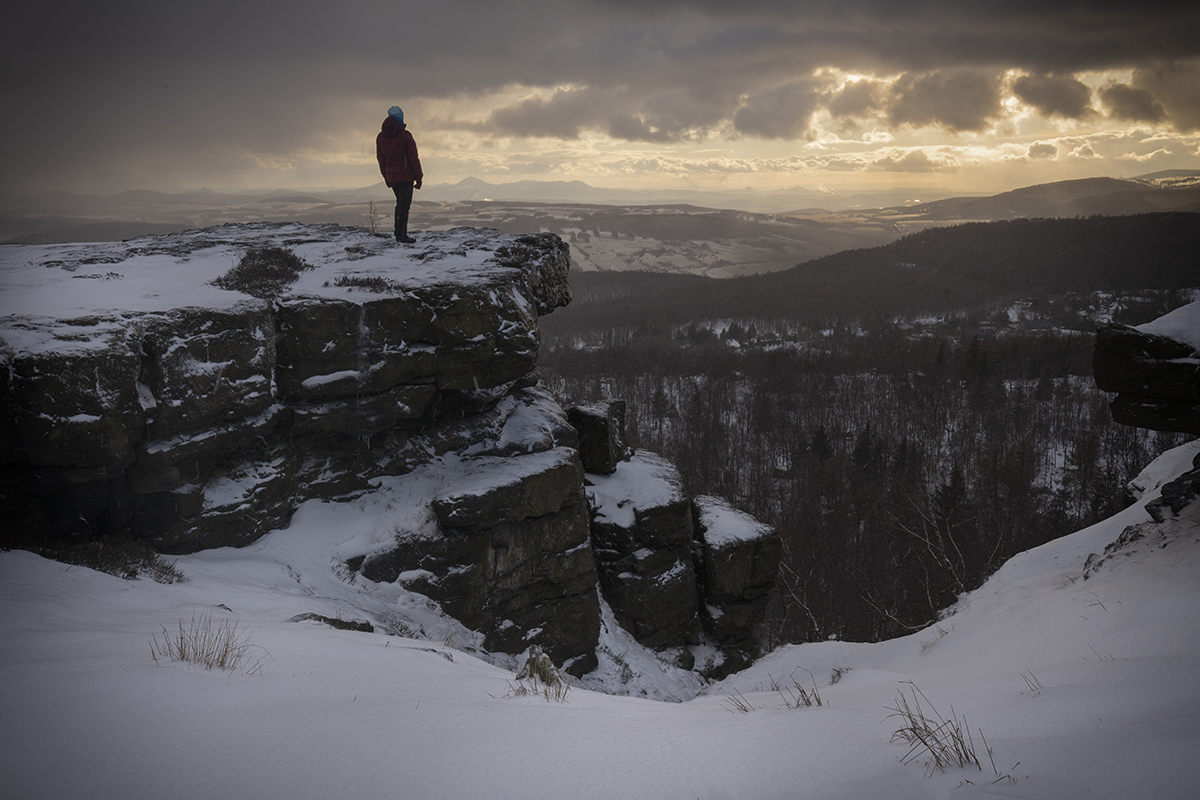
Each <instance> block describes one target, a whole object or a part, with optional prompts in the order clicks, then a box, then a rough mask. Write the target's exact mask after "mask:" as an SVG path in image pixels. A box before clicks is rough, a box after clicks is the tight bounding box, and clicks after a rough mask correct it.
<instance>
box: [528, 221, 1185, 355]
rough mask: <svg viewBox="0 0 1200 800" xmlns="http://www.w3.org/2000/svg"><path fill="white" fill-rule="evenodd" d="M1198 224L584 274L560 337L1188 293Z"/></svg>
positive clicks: (1103, 227) (967, 238) (991, 235)
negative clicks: (1142, 292)
mask: <svg viewBox="0 0 1200 800" xmlns="http://www.w3.org/2000/svg"><path fill="white" fill-rule="evenodd" d="M1198 265H1200V214H1196V213H1181V212H1177V213H1164V214H1141V215H1137V216H1129V217H1090V218H1087V219H1022V220H1010V221H1005V222H978V223H964V224H961V225H954V226H950V227H945V228H930V229H927V230H924V231H921V232H919V233H915V234H910V235H908V236H905V237H903V238H901V239H899V240H897V241H895V242H893V243H891V244H888V245H884V246H882V247H874V248H869V249H864V250H847V251H844V252H841V253H836V254H834V255H831V256H825V257H823V258H818V259H814V260H812V261H806V262H804V263H803V264H800V265H798V266H796V267H794V268H792V269H790V270H785V271H782V272H777V273H773V274H768V275H752V276H747V277H744V278H738V279H733V280H726V281H711V280H704V279H702V278H695V277H691V276H682V275H655V274H647V273H637V274H631V273H622V274H618V275H612V274H594V273H575V274H573V275H572V279H571V284H572V289H573V291H574V293H575V302H574V304H573V305H572V307H571V308H570V309H569V310H568V311H567V312H565V313H563V314H562V315H561V316H558V315H556V316H555V317H552V318H548V319H547V320H546V327H547V329H548V330H550V331H551V332H552V333H553V334H554V335H564V334H570V333H572V332H576V331H590V330H599V329H603V328H607V327H612V326H616V327H620V326H645V325H647V324H651V323H653V322H662V323H669V324H687V323H689V322H691V321H692V320H695V319H715V318H723V317H728V316H741V317H755V316H757V317H763V318H788V319H804V318H809V317H812V318H821V319H825V318H829V317H831V316H838V315H844V316H845V315H848V316H856V317H865V316H869V315H882V316H884V317H894V316H903V315H910V316H911V315H916V314H927V313H937V312H952V311H973V310H980V309H987V308H993V307H995V306H997V305H999V304H1002V303H1005V302H1008V301H1012V300H1016V299H1019V298H1035V299H1049V298H1053V297H1056V296H1058V295H1061V294H1064V293H1067V292H1091V291H1096V290H1102V291H1120V292H1123V293H1131V292H1135V291H1136V290H1138V289H1143V288H1159V289H1180V288H1186V287H1190V286H1195V285H1196V284H1197V280H1198V278H1197V276H1198V275H1200V267H1198Z"/></svg>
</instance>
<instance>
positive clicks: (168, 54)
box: [0, 0, 1200, 188]
mask: <svg viewBox="0 0 1200 800" xmlns="http://www.w3.org/2000/svg"><path fill="white" fill-rule="evenodd" d="M4 21H5V24H4V25H3V26H2V27H0V70H2V71H0V75H2V76H3V77H2V78H0V104H2V106H0V107H3V108H4V110H5V117H6V122H7V123H8V124H6V125H5V126H0V169H2V170H3V171H4V174H5V176H6V183H7V184H8V185H9V186H10V187H25V188H36V187H38V186H51V185H53V186H60V187H62V188H72V187H74V186H77V185H80V184H82V183H87V182H90V183H93V184H95V183H105V182H110V181H111V182H117V181H118V179H119V178H120V176H122V175H125V176H129V175H130V174H132V175H133V176H134V178H129V179H128V180H133V181H134V182H135V183H136V182H139V181H142V182H144V180H145V179H144V177H143V176H145V175H150V176H159V177H161V176H162V175H164V174H167V173H171V174H174V172H176V171H177V172H178V173H179V174H180V175H189V176H196V175H197V174H200V175H201V176H203V175H205V174H212V175H231V174H237V173H238V172H239V171H244V170H246V169H249V168H251V167H252V166H253V165H254V163H256V159H258V160H260V159H262V158H264V157H268V158H270V157H277V158H285V159H286V158H291V157H293V155H294V154H295V153H297V152H301V151H304V150H305V149H306V148H310V149H311V148H319V147H322V146H324V144H323V143H324V142H326V141H328V140H329V139H331V138H336V137H338V136H342V137H344V136H345V135H346V132H347V130H353V131H356V132H359V133H356V135H358V136H361V137H362V138H363V140H364V141H366V140H367V139H368V137H369V136H370V135H371V134H372V133H373V130H374V129H375V127H376V125H377V124H378V120H377V119H371V120H363V121H361V123H360V122H356V121H355V116H356V115H361V113H362V112H361V108H362V107H363V104H364V102H366V103H373V104H377V105H378V107H379V109H380V112H379V114H378V115H377V116H378V117H380V118H382V112H383V110H384V109H386V107H387V106H388V105H391V104H392V103H395V102H399V103H400V104H401V105H403V104H404V103H405V102H409V101H411V100H412V99H414V98H424V99H443V98H454V97H460V96H468V97H475V98H478V97H483V96H486V95H488V93H491V92H495V91H497V90H500V89H503V88H505V87H512V86H523V87H530V88H531V89H534V90H538V92H539V93H540V95H541V97H542V99H540V100H530V101H528V102H523V103H517V104H514V105H510V106H509V107H508V108H503V109H496V110H495V113H494V116H492V117H491V119H490V120H489V122H490V124H491V126H492V128H491V131H490V132H493V133H496V134H500V135H520V136H543V137H545V136H550V137H557V138H563V139H570V138H572V137H576V136H578V135H579V134H580V133H581V132H582V131H584V130H595V131H600V132H603V133H607V134H609V135H612V136H614V137H616V138H619V139H625V140H630V141H652V142H669V141H679V140H684V139H687V138H689V137H697V136H703V135H704V134H705V133H707V132H711V131H713V130H719V129H721V128H722V126H726V127H729V126H732V127H733V128H735V129H736V130H739V131H741V132H742V133H743V134H745V135H753V136H762V137H767V138H780V137H782V138H788V137H802V136H804V134H805V131H806V130H807V126H808V121H809V119H810V118H811V115H812V113H813V111H814V110H815V109H817V108H819V107H820V104H821V103H825V104H828V106H829V110H830V113H831V114H833V115H834V116H835V117H836V116H841V117H847V118H852V117H859V118H862V117H869V116H873V115H878V114H884V115H885V117H886V118H887V119H890V120H891V121H892V122H893V123H894V124H904V125H912V126H920V125H936V126H940V127H943V128H946V129H949V130H956V131H967V130H978V129H980V128H981V127H983V126H985V125H986V124H987V122H988V120H989V119H990V118H991V116H992V115H993V114H994V113H995V110H996V106H995V94H994V89H995V87H996V79H995V78H994V77H993V76H997V75H999V74H1001V73H1002V72H1003V71H1005V70H1008V69H1017V70H1020V71H1022V72H1025V73H1030V74H1032V75H1038V76H1046V75H1054V76H1061V77H1060V78H1058V79H1057V80H1059V81H1060V82H1059V83H1058V84H1054V85H1053V86H1052V85H1050V84H1041V85H1039V86H1040V88H1037V87H1035V85H1034V84H1033V83H1030V84H1028V85H1027V86H1026V88H1025V94H1026V96H1027V97H1028V98H1030V99H1029V100H1028V101H1027V102H1029V103H1030V104H1031V105H1033V106H1034V107H1035V108H1038V109H1040V110H1042V111H1043V113H1057V114H1060V115H1063V116H1070V115H1071V110H1072V109H1077V108H1078V104H1077V103H1075V101H1073V100H1072V97H1071V96H1070V88H1071V87H1070V85H1069V84H1068V83H1066V82H1067V81H1070V80H1073V78H1071V77H1070V76H1072V75H1074V74H1075V73H1077V72H1079V71H1082V70H1098V69H1105V68H1121V69H1133V70H1136V72H1135V78H1134V79H1133V80H1132V82H1131V84H1130V85H1129V86H1128V87H1127V89H1129V90H1130V91H1125V90H1122V89H1113V90H1112V91H1110V92H1109V94H1110V95H1111V97H1112V99H1111V101H1108V100H1105V101H1103V102H1104V103H1105V105H1106V107H1108V108H1109V109H1110V110H1111V111H1112V112H1113V113H1114V114H1116V115H1118V116H1121V118H1124V119H1146V118H1147V114H1149V113H1150V112H1149V111H1147V109H1151V110H1152V109H1153V108H1154V104H1155V103H1157V104H1158V106H1159V107H1161V109H1162V119H1163V120H1165V121H1167V122H1169V123H1170V124H1173V125H1175V126H1176V127H1178V128H1180V129H1185V130H1195V129H1196V128H1197V127H1198V126H1200V120H1197V115H1200V111H1198V110H1197V101H1196V98H1195V93H1196V89H1195V87H1196V85H1197V80H1198V79H1197V75H1196V70H1195V65H1194V60H1195V59H1197V58H1200V37H1197V36H1196V35H1195V31H1196V30H1200V4H1197V3H1195V2H1194V1H1193V0H1189V2H1145V3H1139V4H1132V3H1128V2H1116V1H1115V0H1112V1H1109V0H1078V2H1033V1H1032V0H1021V1H1019V2H985V1H984V0H953V1H952V0H909V1H907V2H906V1H905V0H900V1H898V2H897V1H896V0H886V2H885V0H839V1H838V2H834V0H815V1H814V2H804V3H801V2H794V1H793V0H786V1H785V0H739V2H736V3H733V2H728V0H720V2H717V1H716V0H711V1H710V0H662V1H656V0H513V1H512V2H504V3H497V2H495V1H494V0H408V1H407V2H399V3H398V2H394V0H346V1H345V2H336V3H334V2H317V1H316V0H293V1H292V2H287V3H284V2H265V3H245V2H240V0H239V1H238V2H231V1H230V0H210V1H209V2H195V0H192V1H191V2H186V3H185V2H180V0H123V2H119V3H111V4H99V3H94V2H82V0H64V1H63V2H43V1H42V0H16V2H14V3H11V4H8V5H7V6H6V10H5V20H4ZM1172 64H1174V65H1176V66H1169V65H1172ZM1164 65H1168V66H1164ZM821 68H834V69H840V70H843V71H846V72H854V73H859V74H869V75H875V76H878V77H885V76H896V75H903V76H905V77H904V78H902V79H901V82H900V83H899V84H897V87H896V88H895V89H894V90H893V91H891V92H890V93H889V94H887V95H886V96H885V95H883V94H881V93H880V92H881V91H882V89H881V85H879V84H874V83H871V84H870V85H857V84H852V85H851V86H850V87H847V88H845V89H843V90H842V91H841V92H840V94H838V95H836V96H832V95H828V96H826V95H822V97H821V98H817V99H814V95H813V94H812V93H810V91H809V88H808V87H807V86H806V85H805V84H806V82H809V81H812V80H813V74H814V70H818V69H821ZM1031 80H1033V79H1031ZM1037 80H1042V81H1045V80H1047V79H1045V78H1039V79H1037ZM556 87H571V90H570V91H571V92H579V93H580V94H577V95H575V94H570V93H569V94H567V95H563V96H559V95H555V94H553V92H554V90H555V88H556ZM1056 91H1057V92H1060V93H1061V92H1064V91H1065V92H1066V94H1065V95H1063V96H1059V94H1057V93H1056ZM1075 91H1076V93H1078V90H1077V89H1075ZM1113 92H1115V94H1114V93H1113ZM1122 92H1124V93H1122ZM1131 92H1132V94H1131ZM1140 93H1149V94H1150V96H1151V101H1150V102H1149V103H1146V102H1142V104H1141V105H1138V102H1139V100H1138V99H1139V98H1143V97H1144V95H1143V94H1140ZM530 94H533V92H531V93H530ZM951 98H952V99H951ZM1072 103H1075V104H1074V105H1072ZM1122 115H1123V116H1122ZM1139 115H1140V116H1139ZM486 116H487V115H486V113H485V114H484V115H483V116H482V117H478V118H477V119H483V118H486ZM414 122H415V121H414ZM460 127H461V126H460ZM137 170H141V171H142V172H140V173H139V172H136V171H137ZM131 171H134V172H132V173H131ZM135 179H136V180H135ZM128 180H127V181H126V182H127V183H128ZM193 180H200V179H199V178H193Z"/></svg>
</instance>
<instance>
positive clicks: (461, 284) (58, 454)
mask: <svg viewBox="0 0 1200 800" xmlns="http://www.w3.org/2000/svg"><path fill="white" fill-rule="evenodd" d="M265 245H271V246H277V247H288V248H291V249H293V250H294V251H295V252H296V253H297V254H298V255H300V256H301V257H302V258H304V259H305V260H306V261H307V262H309V264H310V266H311V269H310V270H309V271H307V272H306V273H305V274H303V275H302V276H300V277H299V279H298V280H297V281H296V282H295V283H294V284H293V285H291V286H290V287H284V288H283V290H282V291H281V292H280V293H279V294H278V296H276V297H272V298H259V297H252V296H250V295H247V294H244V293H242V292H238V291H223V290H221V289H218V288H216V287H214V286H213V285H212V281H213V280H215V279H216V278H218V277H220V275H221V273H222V272H223V271H224V270H226V269H228V267H229V265H230V263H231V262H232V261H235V260H236V255H237V254H238V253H239V252H241V251H244V250H245V249H246V248H247V247H261V246H265ZM31 249H32V248H31ZM36 250H38V251H41V253H40V255H41V256H42V259H43V260H42V261H41V262H40V263H37V262H34V263H30V264H27V265H25V267H24V269H25V272H26V273H28V274H15V275H12V276H11V277H10V278H9V280H10V281H13V282H15V283H16V286H10V287H6V294H7V293H10V292H11V293H12V295H10V296H13V297H16V296H17V295H16V293H17V292H19V291H22V288H23V286H24V287H28V286H30V285H31V284H34V282H35V281H40V282H41V283H43V284H48V287H43V286H42V285H40V284H35V285H36V286H37V292H35V291H34V290H33V289H25V291H26V294H27V300H28V301H27V302H26V303H24V304H20V303H16V307H9V308H8V309H6V310H7V311H10V312H19V313H10V314H8V315H7V316H6V317H5V318H4V323H5V324H4V326H3V328H0V337H2V338H3V341H4V345H5V346H4V349H3V362H2V364H3V369H4V371H5V372H6V373H7V374H6V375H5V377H7V380H6V381H4V383H3V391H4V394H3V395H2V397H0V411H4V412H5V413H4V418H3V420H2V421H0V430H2V431H3V433H0V441H3V443H4V444H5V445H6V446H5V452H4V461H5V462H7V463H8V464H9V465H10V467H9V468H8V469H7V470H6V475H5V478H6V479H5V488H4V490H3V497H2V502H3V508H4V512H5V515H6V516H7V517H8V518H10V519H15V520H17V525H16V526H15V527H16V528H17V530H19V531H23V532H24V533H25V534H27V535H30V536H63V535H79V534H82V535H104V534H131V535H133V536H135V537H137V538H143V539H148V540H150V541H152V542H153V543H154V544H155V545H156V546H157V547H159V548H160V549H162V550H164V551H167V552H187V551H191V550H196V549H199V548H205V547H215V546H220V545H230V544H232V545H238V544H245V543H247V542H249V541H253V540H254V539H256V538H258V537H259V536H261V535H262V534H263V533H265V532H267V531H268V530H270V529H272V528H276V527H280V526H282V525H283V524H285V523H286V521H287V518H288V515H289V514H290V513H291V510H292V509H293V508H294V507H295V506H296V505H297V504H298V503H299V502H301V501H303V500H306V499H310V498H314V497H339V496H343V495H345V494H347V493H352V492H354V491H361V490H364V489H366V488H367V486H368V485H369V481H371V480H372V479H373V478H376V477H378V476H379V475H381V474H392V473H395V472H397V471H403V470H404V468H405V466H406V465H407V466H409V467H410V468H411V463H410V462H414V460H415V461H419V460H422V459H423V458H428V455H427V454H423V453H422V452H421V451H422V450H423V449H426V445H427V443H425V442H419V441H418V440H420V439H422V437H423V435H424V436H430V435H432V436H433V438H435V439H436V438H438V437H439V436H441V435H442V433H441V428H443V427H445V426H444V424H443V423H446V422H449V421H452V420H455V419H460V418H462V417H466V416H472V415H474V416H477V415H479V414H481V413H482V414H486V413H488V412H490V411H491V410H492V409H493V408H494V406H495V402H496V401H497V400H498V399H499V398H500V397H502V396H504V395H506V394H508V393H510V392H512V391H513V390H514V389H515V388H517V387H518V384H522V383H527V382H528V381H529V378H528V376H529V375H530V373H531V372H532V370H533V368H534V366H535V364H536V360H537V345H538V332H537V317H538V314H539V313H548V312H549V311H551V310H553V309H554V308H555V307H557V306H558V305H561V304H564V303H566V302H569V300H570V290H569V287H568V284H567V270H568V266H569V259H570V257H569V253H568V251H567V248H566V246H565V245H563V244H562V242H561V241H559V240H558V239H557V237H544V236H530V237H511V236H507V235H504V234H501V233H500V232H498V231H473V230H470V231H468V230H462V231H452V232H449V233H446V234H426V235H425V236H424V237H423V247H421V248H419V249H416V250H415V251H408V250H400V249H398V248H397V247H396V246H395V245H394V243H391V242H388V241H387V240H384V239H380V238H377V237H372V236H369V235H368V234H366V233H365V232H363V231H360V230H358V229H347V228H338V227H337V226H315V227H314V226H299V225H251V226H223V227H218V228H210V229H207V230H204V231H190V232H186V233H183V234H175V235H171V236H165V237H148V238H146V239H136V240H132V241H131V242H127V243H118V244H113V245H89V246H86V248H83V247H79V246H57V247H45V248H37V249H36ZM35 257H36V256H35ZM18 273H19V271H18ZM80 279H83V280H82V281H81V280H80ZM172 279H173V280H172ZM81 285H86V289H87V290H88V292H87V293H86V295H87V296H83V297H81V296H80V295H81V292H80V291H79V289H80V287H81ZM48 291H51V292H55V293H57V294H59V295H60V297H57V298H54V300H53V301H51V302H47V301H45V300H39V296H40V293H45V292H48ZM14 302H16V301H14ZM39 305H45V306H48V307H47V308H45V309H43V308H40V307H39ZM72 305H76V308H74V309H71V308H70V307H71V306H72ZM62 306H67V307H68V309H69V310H71V311H74V312H75V314H74V315H73V316H70V317H67V318H63V317H62V316H61V314H62ZM39 312H42V313H39ZM434 449H435V450H436V449H437V448H436V446H435V447H434Z"/></svg>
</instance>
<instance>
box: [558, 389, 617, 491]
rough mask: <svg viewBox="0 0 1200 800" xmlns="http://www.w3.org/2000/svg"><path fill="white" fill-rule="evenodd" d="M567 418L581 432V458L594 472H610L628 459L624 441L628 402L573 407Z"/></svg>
mask: <svg viewBox="0 0 1200 800" xmlns="http://www.w3.org/2000/svg"><path fill="white" fill-rule="evenodd" d="M567 419H568V420H569V421H570V423H571V425H572V426H574V428H575V429H576V430H577V431H579V457H580V458H581V459H582V460H583V468H584V469H586V470H587V471H588V472H590V473H592V474H594V475H611V474H613V472H615V471H616V469H617V464H619V463H620V462H622V461H625V460H627V459H628V458H629V448H628V447H627V446H626V444H625V401H624V400H610V401H608V402H605V403H592V404H589V405H582V406H571V407H570V408H568V409H567Z"/></svg>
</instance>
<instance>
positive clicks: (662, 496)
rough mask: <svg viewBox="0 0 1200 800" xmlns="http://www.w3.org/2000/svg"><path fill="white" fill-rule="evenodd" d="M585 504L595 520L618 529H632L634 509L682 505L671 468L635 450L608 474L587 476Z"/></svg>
mask: <svg viewBox="0 0 1200 800" xmlns="http://www.w3.org/2000/svg"><path fill="white" fill-rule="evenodd" d="M587 481H588V483H589V484H590V485H589V486H588V487H587V493H588V497H589V505H591V507H592V508H593V509H595V514H596V516H597V517H600V518H602V519H604V520H605V521H607V522H611V523H613V524H614V525H616V526H617V527H620V528H632V527H633V526H634V523H635V521H636V518H637V511H638V510H647V509H651V508H661V507H663V506H668V505H673V504H675V503H682V502H684V500H686V498H685V497H684V495H683V489H682V486H683V481H682V480H681V479H680V477H679V470H677V469H676V468H675V465H674V464H672V463H670V462H669V461H667V460H666V459H664V458H662V457H661V456H658V455H656V454H654V453H648V452H644V451H639V452H637V453H634V454H633V456H632V457H631V458H630V459H629V460H628V461H622V462H620V463H618V464H617V469H616V471H615V472H614V473H613V474H612V475H592V474H589V475H588V476H587Z"/></svg>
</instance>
